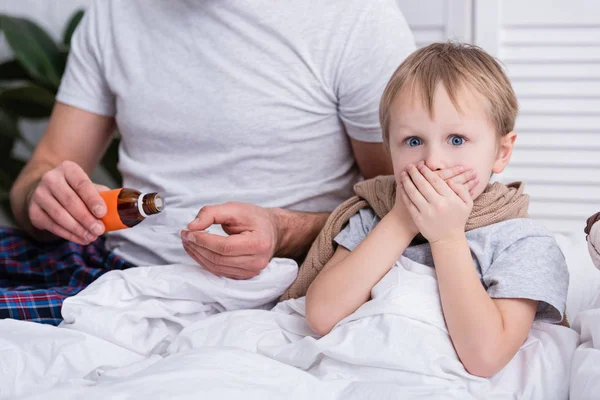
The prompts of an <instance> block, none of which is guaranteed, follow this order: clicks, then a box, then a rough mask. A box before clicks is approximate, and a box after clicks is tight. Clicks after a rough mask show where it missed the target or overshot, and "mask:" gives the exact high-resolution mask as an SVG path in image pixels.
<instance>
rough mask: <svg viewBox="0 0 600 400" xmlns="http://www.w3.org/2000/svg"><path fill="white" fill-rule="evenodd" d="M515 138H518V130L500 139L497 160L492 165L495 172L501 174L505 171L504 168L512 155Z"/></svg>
mask: <svg viewBox="0 0 600 400" xmlns="http://www.w3.org/2000/svg"><path fill="white" fill-rule="evenodd" d="M515 140H517V132H515V131H511V132H509V133H507V134H506V135H504V136H502V138H501V139H500V143H499V146H498V151H497V152H496V161H495V162H494V166H493V167H492V172H493V173H495V174H499V173H501V172H502V171H504V168H506V166H507V165H508V162H509V161H510V157H511V156H512V151H513V147H514V145H515Z"/></svg>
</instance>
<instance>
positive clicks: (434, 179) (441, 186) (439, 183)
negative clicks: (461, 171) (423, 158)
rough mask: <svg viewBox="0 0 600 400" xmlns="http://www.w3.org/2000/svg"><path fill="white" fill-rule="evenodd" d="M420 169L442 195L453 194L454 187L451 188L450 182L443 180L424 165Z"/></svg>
mask: <svg viewBox="0 0 600 400" xmlns="http://www.w3.org/2000/svg"><path fill="white" fill-rule="evenodd" d="M419 171H420V172H421V174H422V175H423V176H424V177H425V179H427V181H428V182H429V183H430V184H431V186H432V187H433V188H434V190H435V191H436V192H437V193H438V194H439V195H440V196H449V195H451V194H452V189H450V187H449V186H448V184H447V183H446V182H445V181H444V180H442V179H441V178H440V177H439V176H438V175H437V174H436V173H435V172H433V171H432V170H430V169H429V168H427V167H426V166H424V165H423V166H420V167H419Z"/></svg>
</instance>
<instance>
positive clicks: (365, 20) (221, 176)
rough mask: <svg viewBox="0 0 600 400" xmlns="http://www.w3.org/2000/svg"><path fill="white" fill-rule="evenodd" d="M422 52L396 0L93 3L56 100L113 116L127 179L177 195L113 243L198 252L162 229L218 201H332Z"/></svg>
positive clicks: (165, 259)
mask: <svg viewBox="0 0 600 400" xmlns="http://www.w3.org/2000/svg"><path fill="white" fill-rule="evenodd" d="M414 49H415V44H414V39H413V36H412V34H411V32H410V29H409V27H408V24H407V23H406V21H405V19H404V18H403V16H402V14H401V12H400V10H399V8H398V6H397V4H396V1H395V0H371V1H364V0H327V1H321V0H319V1H315V0H310V1H307V0H288V1H267V0H252V1H250V0H219V1H196V0H194V1H166V0H97V1H95V2H93V4H92V6H91V7H90V8H89V9H88V10H86V14H85V16H84V18H83V20H82V22H81V24H80V25H79V27H78V28H77V31H76V32H75V35H74V37H73V40H72V43H71V54H70V56H69V60H68V65H67V69H66V73H65V75H64V77H63V80H62V83H61V87H60V90H59V93H58V95H57V100H58V101H60V102H62V103H66V104H68V105H71V106H74V107H77V108H80V109H83V110H86V111H89V112H92V113H96V114H100V115H105V116H114V117H115V119H116V122H117V126H118V130H119V132H120V134H121V137H122V141H121V148H120V152H119V167H120V170H121V172H122V174H123V178H124V182H123V186H125V187H131V188H135V189H138V190H141V191H157V192H160V193H161V195H163V196H164V197H165V203H166V206H165V211H163V213H161V214H159V215H155V216H152V217H151V218H148V219H147V220H146V221H144V222H142V223H141V224H140V225H138V226H137V227H136V228H135V229H128V230H123V231H118V232H112V233H110V234H109V235H108V241H107V245H108V247H109V249H111V250H114V251H115V252H116V253H117V254H119V255H121V256H123V257H124V258H125V259H127V260H128V261H130V262H132V263H134V264H136V265H148V264H166V263H178V262H184V263H186V262H187V263H190V262H194V261H193V260H192V259H191V258H189V257H188V256H187V254H185V252H184V250H183V247H182V245H181V240H180V238H179V237H178V236H176V235H172V234H167V233H165V234H161V233H158V232H154V231H153V230H151V229H150V226H152V225H167V226H170V227H174V228H183V227H185V226H186V225H187V224H188V223H189V222H191V221H192V219H193V218H194V216H195V215H196V213H197V212H198V211H199V209H200V208H201V207H202V206H204V205H209V204H220V203H224V202H227V201H244V202H249V203H253V204H257V205H260V206H264V207H282V208H288V209H292V210H297V211H310V212H319V211H321V212H323V211H332V210H333V209H334V208H335V207H337V206H338V205H339V204H340V203H341V202H343V201H344V200H346V199H347V198H349V197H351V196H352V187H353V185H354V183H356V181H357V180H358V178H359V171H358V169H357V166H356V164H355V161H354V157H353V154H352V149H351V146H350V138H353V139H356V140H359V141H365V142H381V140H382V138H381V128H380V125H379V114H378V109H379V101H380V98H381V94H382V93H383V89H384V87H385V85H386V84H387V82H388V80H389V78H390V77H391V75H392V73H393V71H394V70H395V69H396V68H397V67H398V65H399V64H400V63H401V62H402V61H403V60H404V59H405V58H406V57H407V55H408V54H410V53H411V52H412V51H413V50H414ZM81 134H82V135H85V134H86V132H84V131H82V132H81Z"/></svg>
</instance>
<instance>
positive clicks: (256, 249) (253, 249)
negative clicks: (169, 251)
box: [182, 232, 264, 256]
mask: <svg viewBox="0 0 600 400" xmlns="http://www.w3.org/2000/svg"><path fill="white" fill-rule="evenodd" d="M182 238H183V239H184V240H188V241H190V242H192V243H195V244H196V245H198V246H200V247H203V248H205V249H208V250H210V251H212V252H214V253H217V254H220V255H223V256H252V255H255V254H257V253H262V252H263V251H264V249H262V248H261V243H260V242H259V241H257V240H255V239H254V238H253V237H252V236H251V235H245V234H235V235H230V236H221V235H214V234H211V233H208V232H183V233H182Z"/></svg>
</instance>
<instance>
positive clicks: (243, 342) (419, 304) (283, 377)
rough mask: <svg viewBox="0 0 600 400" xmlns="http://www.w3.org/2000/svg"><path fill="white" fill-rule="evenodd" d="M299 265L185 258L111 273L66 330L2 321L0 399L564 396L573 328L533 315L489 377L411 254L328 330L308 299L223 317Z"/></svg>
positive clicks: (269, 294)
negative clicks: (220, 271)
mask: <svg viewBox="0 0 600 400" xmlns="http://www.w3.org/2000/svg"><path fill="white" fill-rule="evenodd" d="M295 268H296V266H295V264H294V263H293V262H291V261H286V260H275V261H274V262H273V263H271V264H270V265H269V267H268V269H267V270H265V273H264V274H261V275H259V276H258V277H256V278H255V279H254V280H251V281H243V282H239V281H237V282H236V281H230V280H226V279H222V278H216V277H211V278H208V277H206V276H200V275H203V274H204V271H201V270H199V269H198V268H197V267H195V268H192V267H190V266H184V265H175V266H163V267H149V268H137V269H131V270H127V271H124V272H110V273H108V274H106V275H104V276H103V277H102V278H101V279H99V280H98V281H97V282H95V283H94V284H92V285H91V286H90V287H89V288H88V289H86V290H84V291H83V292H82V293H80V294H79V295H77V296H75V297H74V298H71V299H69V300H67V301H66V302H65V304H64V306H63V313H64V316H65V321H66V322H65V323H64V324H63V325H62V326H61V327H58V328H55V327H48V326H41V325H37V324H33V323H27V322H20V321H8V320H7V321H2V322H0V397H1V398H15V397H16V396H17V395H22V396H24V398H32V399H34V398H40V399H42V398H43V399H81V398H85V399H108V398H110V399H137V398H140V399H150V398H169V399H174V398H178V399H188V398H189V399H196V398H215V399H217V398H218V399H239V398H244V399H255V398H256V399H265V398H286V399H311V400H312V399H344V400H345V399H378V400H379V399H387V398H394V399H398V398H400V399H403V398H405V399H418V398H423V399H436V398H440V399H441V398H443V399H461V400H464V399H521V398H522V399H544V400H546V399H566V398H567V396H568V385H569V376H570V366H571V359H572V355H573V353H574V351H575V348H576V346H577V344H578V334H577V333H576V332H575V331H573V330H571V329H567V328H563V327H560V326H555V325H549V324H544V323H535V324H534V327H533V329H532V331H531V333H530V335H529V338H528V339H527V341H526V343H525V344H524V345H523V346H522V347H521V349H520V350H519V352H518V353H517V355H516V356H515V358H514V359H513V360H512V361H511V362H510V363H509V365H508V366H507V367H506V368H505V369H504V370H502V371H501V372H500V373H499V374H497V375H496V376H494V377H493V378H492V379H483V378H478V377H475V376H472V375H470V374H468V373H467V372H466V371H465V369H464V367H463V366H462V364H461V363H460V361H459V360H458V358H457V356H456V353H455V351H454V348H453V346H452V343H451V341H450V338H449V336H448V332H447V330H446V326H445V323H444V319H443V315H442V310H441V306H440V300H439V295H438V291H437V282H436V279H435V274H434V271H433V270H432V269H431V268H429V267H426V266H423V265H420V264H417V263H414V262H412V261H410V260H408V259H406V258H402V259H401V260H400V261H399V262H398V263H396V265H395V266H394V268H392V270H391V271H390V272H389V273H388V274H387V275H386V276H385V277H384V278H383V279H382V280H381V281H380V282H379V283H378V284H377V285H376V286H375V288H374V289H373V292H372V295H373V300H372V301H370V302H368V303H366V304H364V305H363V306H362V307H361V308H360V309H359V310H357V311H356V312H355V313H354V314H352V315H351V316H349V317H348V318H346V319H345V320H343V321H341V322H340V323H339V324H338V325H337V326H336V328H335V329H334V330H333V331H332V332H331V333H330V334H329V335H327V336H325V337H323V338H317V337H313V336H312V334H311V332H310V330H309V328H308V326H307V325H306V322H305V319H304V299H298V300H290V301H287V302H284V303H281V304H278V305H277V306H276V307H275V308H274V309H273V310H271V311H269V310H265V309H254V310H239V311H228V312H223V313H219V314H215V313H216V312H217V311H223V310H235V309H237V308H240V306H241V305H242V302H240V300H241V299H242V298H246V297H245V296H247V295H248V294H249V293H253V294H256V295H255V297H254V298H253V300H252V301H253V303H252V305H253V307H256V308H261V307H262V308H264V307H267V306H264V304H268V303H269V302H270V301H271V300H273V299H275V298H276V297H277V295H278V294H279V293H281V292H282V291H283V288H284V287H286V286H287V285H289V284H290V283H291V280H293V279H294V277H295V271H296V270H295ZM209 279H212V280H209ZM286 279H287V280H286ZM283 281H285V282H283ZM244 285H247V286H244ZM251 285H255V287H251ZM225 289H226V291H225ZM224 292H226V293H230V294H231V293H234V294H235V293H239V296H236V295H234V296H233V297H232V298H233V300H230V299H229V298H223V297H222V294H223V293H224ZM236 299H237V300H236Z"/></svg>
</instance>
